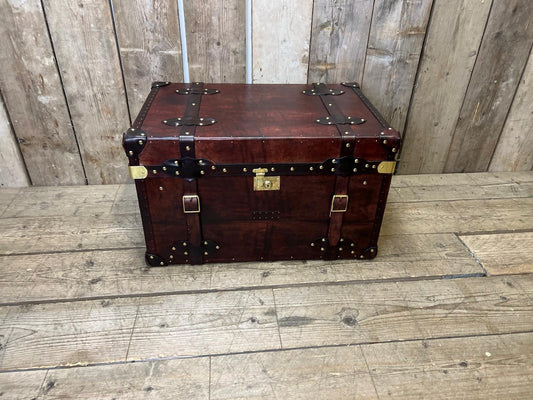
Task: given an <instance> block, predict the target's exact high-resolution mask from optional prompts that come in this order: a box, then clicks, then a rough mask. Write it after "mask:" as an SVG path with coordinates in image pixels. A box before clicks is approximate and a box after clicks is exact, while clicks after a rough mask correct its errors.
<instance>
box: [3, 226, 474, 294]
mask: <svg viewBox="0 0 533 400" xmlns="http://www.w3.org/2000/svg"><path fill="white" fill-rule="evenodd" d="M379 248H380V250H379V256H378V258H376V259H375V260H373V261H372V262H367V261H352V260H342V261H286V262H261V263H257V262H255V263H254V262H250V263H230V264H204V265H175V266H170V267H165V268H147V267H146V265H145V262H144V252H145V249H144V247H141V248H138V249H130V250H108V251H83V252H73V253H52V254H35V255H20V256H0V265H2V268H1V271H2V273H1V274H0V303H4V304H6V303H17V302H27V301H31V302H38V301H43V300H57V299H78V300H80V299H84V298H94V297H105V296H113V295H119V296H126V295H146V294H153V293H165V292H169V293H179V292H188V291H194V290H227V289H238V288H242V287H256V288H261V287H265V286H279V285H296V284H297V285H307V284H317V283H329V282H346V281H365V280H380V279H409V278H422V277H426V278H427V277H453V276H458V275H470V274H482V273H483V269H482V268H481V267H480V266H479V265H478V264H477V263H476V261H475V260H474V259H473V258H472V257H471V255H470V254H469V253H468V251H467V250H466V248H465V247H464V245H463V244H462V243H461V242H460V241H459V240H458V239H457V237H456V236H455V235H452V234H443V235H441V234H434V235H402V236H382V237H381V238H380V241H379Z"/></svg>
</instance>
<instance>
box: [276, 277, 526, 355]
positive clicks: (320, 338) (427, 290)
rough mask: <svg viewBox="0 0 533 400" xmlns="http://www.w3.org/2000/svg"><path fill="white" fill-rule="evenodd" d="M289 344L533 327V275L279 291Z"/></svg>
mask: <svg viewBox="0 0 533 400" xmlns="http://www.w3.org/2000/svg"><path fill="white" fill-rule="evenodd" d="M274 295H275V300H276V305H277V311H278V321H279V326H280V335H281V341H282V347H283V348H292V347H302V346H323V345H333V344H336V345H339V344H349V343H352V344H357V343H369V342H383V341H389V340H394V341H397V340H400V341H402V340H412V339H429V338H445V337H454V336H472V335H485V334H501V333H511V332H523V331H530V330H531V327H532V326H533V325H532V324H533V308H532V306H533V304H532V303H531V295H533V277H532V276H531V275H521V276H520V277H490V278H467V279H453V280H435V281H425V280H422V281H410V282H401V283H371V284H360V285H334V286H317V287H298V288H283V289H274Z"/></svg>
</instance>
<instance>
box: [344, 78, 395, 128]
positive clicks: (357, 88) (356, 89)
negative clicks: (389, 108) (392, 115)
mask: <svg viewBox="0 0 533 400" xmlns="http://www.w3.org/2000/svg"><path fill="white" fill-rule="evenodd" d="M341 85H342V86H346V87H349V88H352V90H353V91H354V92H355V94H356V95H357V96H358V97H359V98H360V99H361V101H362V102H363V103H364V105H365V106H366V107H367V108H368V109H369V110H370V111H371V112H372V114H374V117H376V119H377V120H378V121H379V123H380V124H381V125H382V126H383V128H385V129H388V128H389V127H390V125H389V123H388V122H387V121H385V118H383V116H382V115H381V114H380V113H379V111H378V110H376V107H374V106H373V105H372V103H371V102H370V101H369V100H368V99H367V98H366V96H365V95H364V94H363V92H362V91H361V86H360V85H359V84H358V83H357V82H342V83H341Z"/></svg>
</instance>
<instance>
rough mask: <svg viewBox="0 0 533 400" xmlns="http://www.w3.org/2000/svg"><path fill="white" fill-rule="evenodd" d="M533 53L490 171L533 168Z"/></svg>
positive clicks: (527, 169) (493, 157)
mask: <svg viewBox="0 0 533 400" xmlns="http://www.w3.org/2000/svg"><path fill="white" fill-rule="evenodd" d="M532 85H533V52H531V53H530V55H529V60H528V62H527V66H526V69H525V71H524V74H523V76H522V79H521V80H520V84H519V85H518V89H517V92H516V96H515V98H514V100H513V104H512V105H511V109H510V110H509V115H507V119H506V121H505V125H504V126H503V131H502V134H501V135H500V139H499V140H498V144H497V146H496V150H495V152H494V154H493V156H492V160H491V161H490V165H489V171H529V170H531V169H533V150H532V149H533V135H532V134H531V131H530V129H531V126H532V125H533V107H532V104H533V94H532V93H531V87H532Z"/></svg>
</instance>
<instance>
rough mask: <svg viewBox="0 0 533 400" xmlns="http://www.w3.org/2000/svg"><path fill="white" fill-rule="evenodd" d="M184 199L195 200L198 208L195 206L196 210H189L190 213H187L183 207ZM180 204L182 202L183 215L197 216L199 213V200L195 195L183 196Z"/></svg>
mask: <svg viewBox="0 0 533 400" xmlns="http://www.w3.org/2000/svg"><path fill="white" fill-rule="evenodd" d="M186 199H190V200H192V199H196V201H197V202H198V203H197V205H198V206H197V208H196V210H191V211H187V210H186V207H185V200H186ZM182 202H183V213H184V214H198V213H199V212H200V198H199V197H198V195H197V194H193V195H185V196H183V198H182Z"/></svg>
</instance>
